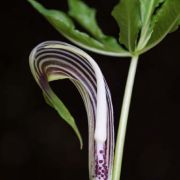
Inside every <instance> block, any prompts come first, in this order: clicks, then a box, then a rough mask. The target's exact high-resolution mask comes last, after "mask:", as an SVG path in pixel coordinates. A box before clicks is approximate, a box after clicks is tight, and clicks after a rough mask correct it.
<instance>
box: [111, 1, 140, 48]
mask: <svg viewBox="0 0 180 180" xmlns="http://www.w3.org/2000/svg"><path fill="white" fill-rule="evenodd" d="M112 16H113V17H114V18H115V20H116V21H117V23H118V25H119V28H120V34H119V36H120V38H119V40H120V42H121V43H122V44H124V45H125V46H126V48H128V49H129V51H130V52H133V51H134V50H135V47H136V45H137V40H138V34H139V31H140V28H141V17H140V3H139V0H121V1H120V3H119V4H118V5H116V6H115V7H114V9H113V11H112Z"/></svg>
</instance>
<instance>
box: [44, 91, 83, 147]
mask: <svg viewBox="0 0 180 180" xmlns="http://www.w3.org/2000/svg"><path fill="white" fill-rule="evenodd" d="M43 96H44V98H45V101H46V103H47V104H48V105H49V106H51V107H53V108H54V109H55V110H56V111H57V113H58V114H59V115H60V116H61V117H62V118H63V119H64V120H65V121H66V122H67V123H68V124H69V125H70V126H71V127H72V129H73V130H74V132H75V133H76V135H77V137H78V139H79V142H80V147H81V149H82V147H83V141H82V137H81V134H80V132H79V130H78V127H77V125H76V123H75V120H74V118H73V116H72V115H71V113H70V112H69V110H68V108H67V107H66V106H65V105H64V103H63V102H62V101H61V100H60V98H59V97H57V96H56V94H55V93H54V92H53V91H52V90H51V89H49V90H48V94H46V93H44V92H43Z"/></svg>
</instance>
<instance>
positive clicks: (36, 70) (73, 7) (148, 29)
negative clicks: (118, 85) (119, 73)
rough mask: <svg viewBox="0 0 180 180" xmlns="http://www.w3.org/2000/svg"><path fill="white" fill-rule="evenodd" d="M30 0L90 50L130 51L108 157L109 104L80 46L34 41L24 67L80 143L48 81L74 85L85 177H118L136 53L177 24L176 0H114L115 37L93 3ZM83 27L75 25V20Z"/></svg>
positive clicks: (58, 27) (178, 7) (122, 53)
mask: <svg viewBox="0 0 180 180" xmlns="http://www.w3.org/2000/svg"><path fill="white" fill-rule="evenodd" d="M28 1H29V2H30V4H31V5H32V6H33V7H34V8H35V9H36V10H37V11H38V12H39V13H40V14H41V15H43V16H44V17H45V18H46V19H47V20H48V22H49V23H50V24H51V25H52V26H53V27H54V28H55V29H56V30H57V31H59V32H60V33H61V34H62V35H63V36H65V37H66V38H67V39H69V40H70V41H72V42H73V43H75V44H77V45H78V46H80V47H82V48H84V49H87V50H90V51H92V52H95V53H99V54H102V55H108V56H116V57H130V58H131V63H130V67H129V73H128V77H127V83H126V88H125V94H124V99H123V104H122V109H121V115H120V121H119V128H118V133H117V138H116V148H115V157H114V130H113V109H112V102H111V97H110V92H109V89H108V86H107V84H106V82H105V80H104V78H103V75H102V73H101V71H100V69H99V67H98V66H97V64H96V63H95V61H94V60H93V59H92V58H91V57H90V56H88V55H87V54H86V53H85V52H83V51H82V50H80V49H78V48H76V47H74V46H71V45H68V44H65V43H61V42H55V41H48V42H44V43H42V44H40V45H38V46H37V47H36V48H35V49H34V50H33V51H32V53H31V55H30V67H31V71H32V74H33V76H34V78H35V79H36V81H37V83H38V84H39V86H40V87H41V89H42V91H43V95H44V97H45V100H46V102H47V103H48V104H49V105H50V106H52V107H53V108H54V109H55V110H56V111H57V112H58V114H59V115H60V116H61V117H62V118H63V119H64V120H65V121H66V122H67V123H68V124H69V125H70V126H71V127H72V128H73V130H74V131H75V133H76V135H77V136H78V138H79V140H80V143H81V145H82V138H81V135H80V133H79V131H78V128H77V126H76V123H75V120H74V118H73V117H72V115H71V114H70V112H69V111H68V109H67V108H66V107H65V105H64V104H63V103H62V101H61V100H60V99H59V98H58V97H57V96H56V95H55V93H54V92H53V91H52V89H51V88H50V86H49V83H48V82H49V81H53V80H58V79H64V78H68V79H69V80H70V81H72V83H73V84H74V85H75V86H76V87H77V89H78V90H79V92H80V94H81V96H82V98H83V100H84V104H85V107H86V110H87V115H88V121H89V177H90V179H96V180H98V179H99V180H119V179H120V174H121V165H122V157H123V147H124V140H125V134H126V127H127V120H128V114H129V107H130V101H131V94H132V89H133V84H134V78H135V74H136V69H137V64H138V59H139V57H140V55H142V54H143V53H145V52H147V51H149V50H150V49H152V48H153V47H155V46H156V45H157V44H158V43H160V42H161V41H162V40H163V39H164V38H165V37H166V36H167V35H168V34H169V33H171V32H173V31H175V30H177V29H178V26H179V25H180V1H179V0H120V2H119V3H118V4H117V5H116V6H115V7H114V9H113V11H112V16H113V17H114V19H115V20H116V22H117V24H118V26H119V28H120V33H119V39H118V40H116V38H114V37H112V36H108V35H106V34H104V33H103V31H102V30H101V28H100V27H99V26H98V23H97V21H96V11H95V9H93V8H91V7H89V6H88V5H86V4H85V2H83V1H81V0H68V1H67V2H68V6H69V11H68V12H67V13H66V12H63V11H60V10H54V9H53V10H52V9H47V8H45V7H44V6H43V5H41V4H40V3H38V2H37V1H35V0H28ZM74 22H76V23H78V24H79V26H81V27H82V28H83V29H84V30H85V32H82V31H80V30H78V29H77V27H76V25H75V24H76V23H74Z"/></svg>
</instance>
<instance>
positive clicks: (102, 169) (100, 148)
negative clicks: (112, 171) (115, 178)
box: [95, 144, 108, 180]
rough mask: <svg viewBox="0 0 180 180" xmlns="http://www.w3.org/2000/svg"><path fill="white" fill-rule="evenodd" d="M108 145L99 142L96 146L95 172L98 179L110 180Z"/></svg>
mask: <svg viewBox="0 0 180 180" xmlns="http://www.w3.org/2000/svg"><path fill="white" fill-rule="evenodd" d="M106 153H107V152H106V147H105V145H102V144H99V145H97V147H96V156H95V163H96V166H95V174H96V180H108V166H107V159H106V157H107V156H106Z"/></svg>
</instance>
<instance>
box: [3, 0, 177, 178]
mask: <svg viewBox="0 0 180 180" xmlns="http://www.w3.org/2000/svg"><path fill="white" fill-rule="evenodd" d="M40 2H42V3H43V4H44V5H45V6H46V7H49V8H57V9H63V10H65V9H67V6H66V0H52V1H40ZM87 3H88V4H89V5H91V6H93V7H95V8H97V10H98V14H97V16H98V20H99V24H100V25H101V26H102V28H103V30H104V32H106V33H108V34H111V35H115V36H117V34H118V28H117V26H116V23H115V21H114V19H113V18H112V17H111V16H110V11H111V10H112V8H113V6H114V5H115V4H116V3H117V0H109V1H106V2H105V1H103V0H98V1H95V0H87ZM0 7H1V11H0V13H1V28H0V29H1V43H0V44H1V52H0V59H1V63H0V82H1V88H0V179H1V180H21V179H23V180H24V179H26V180H32V179H33V180H43V179H50V180H56V179H58V180H59V179H61V180H70V179H79V180H85V179H88V165H87V164H88V154H87V153H88V152H87V149H88V145H87V136H88V134H87V119H86V114H85V110H84V107H83V103H82V101H81V98H80V96H79V94H78V92H77V91H76V89H75V88H74V87H73V86H72V85H71V84H70V83H69V82H68V81H59V82H56V83H52V87H53V88H54V90H55V91H56V92H57V94H59V96H60V97H61V98H62V99H63V101H64V102H65V104H66V105H67V106H68V107H69V109H70V111H71V112H72V114H73V115H74V117H75V119H76V120H77V124H78V126H79V129H80V131H81V133H82V136H83V139H84V148H83V150H82V151H80V150H79V143H78V140H77V138H76V137H75V136H74V133H73V132H72V130H71V129H70V128H69V127H68V126H67V125H66V124H65V123H64V121H62V120H61V119H60V117H58V115H57V113H56V112H55V111H54V110H53V109H51V108H50V107H48V105H46V104H45V102H44V100H43V98H42V95H41V91H40V89H39V88H38V86H37V84H36V83H35V81H34V79H33V78H32V75H31V73H30V70H29V65H28V56H29V53H30V51H31V49H32V48H33V47H34V46H35V45H37V44H38V43H40V42H42V41H46V40H60V41H65V42H68V40H66V39H65V38H63V37H62V36H61V35H60V34H59V33H58V32H57V31H56V30H54V29H53V28H52V27H51V26H50V25H49V24H48V23H47V22H46V20H45V19H44V18H43V17H42V16H41V15H39V14H38V13H37V12H36V11H35V10H34V9H33V8H32V7H31V6H30V5H29V3H27V2H26V1H6V2H5V1H4V2H3V1H2V2H1V6H0ZM179 39H180V33H179V31H177V32H175V33H173V34H171V35H169V36H168V37H167V38H166V39H165V40H163V42H162V43H160V44H159V45H158V46H157V47H155V48H154V49H153V50H151V51H150V52H148V53H146V54H144V55H143V56H142V57H141V59H140V62H139V66H138V70H137V76H136V80H135V86H134V91H133V98H132V104H131V109H130V115H129V123H128V129H127V139H126V145H125V153H124V160H123V168H122V179H121V180H172V179H173V180H179V179H180V175H179V171H180V166H179V161H180V158H179V152H180V141H179V137H180V132H179V127H180V126H179V120H180V113H179V112H180V73H179V68H180V59H179V56H178V55H179V51H180V49H179ZM89 54H90V55H91V56H92V57H93V58H94V59H95V60H96V61H97V63H98V64H99V66H100V67H101V69H102V71H103V73H104V75H105V78H106V80H107V82H108V84H109V87H110V89H111V92H112V99H113V104H114V110H115V128H116V130H117V125H118V117H119V110H120V105H121V102H122V97H123V91H124V87H125V81H126V76H127V72H128V67H129V59H127V58H126V59H125V58H113V57H104V56H100V55H96V54H94V53H90V52H89Z"/></svg>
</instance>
